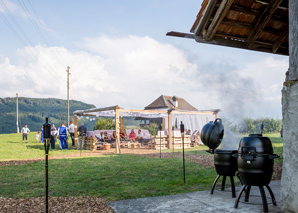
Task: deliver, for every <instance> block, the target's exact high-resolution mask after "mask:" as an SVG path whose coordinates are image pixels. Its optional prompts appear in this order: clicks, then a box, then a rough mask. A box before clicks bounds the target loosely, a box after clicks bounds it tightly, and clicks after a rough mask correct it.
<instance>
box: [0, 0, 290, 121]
mask: <svg viewBox="0 0 298 213" xmlns="http://www.w3.org/2000/svg"><path fill="white" fill-rule="evenodd" d="M201 3H202V0H185V1H178V0H163V1H160V0H159V1H158V0H142V1H140V0H128V1H123V0H111V1H103V0H98V1H95V0H85V1H79V0H74V1H66V0H59V1H45V0H0V32H1V33H0V35H1V39H0V71H1V78H0V97H2V98H3V97H15V94H16V93H19V96H20V97H32V98H61V99H66V98H67V89H66V80H67V75H66V68H67V66H70V67H71V69H70V72H71V75H70V99H74V100H78V101H83V102H86V103H89V104H94V105H96V106H97V107H105V106H111V105H119V106H121V107H123V108H135V109H143V108H144V107H145V106H147V105H148V104H150V103H151V102H152V101H154V100H155V99H156V98H157V97H159V96H160V95H162V94H164V95H170V96H172V95H176V96H178V97H183V98H184V99H185V100H187V101H188V102H189V103H190V104H192V105H193V106H194V107H196V108H197V109H212V108H221V109H222V111H223V112H222V114H223V115H224V116H226V117H228V118H231V119H236V118H237V117H239V116H242V117H243V116H250V117H273V118H281V89H282V83H283V81H284V76H285V75H284V73H285V72H286V70H287V69H288V66H289V65H288V57H285V56H278V55H273V54H266V53H259V52H254V51H246V50H240V49H232V48H226V47H219V46H212V45H206V44H199V43H196V42H195V41H194V40H191V39H183V38H175V37H167V36H165V34H166V33H167V32H168V31H179V32H187V33H188V32H189V30H190V28H191V26H192V24H193V23H194V21H195V18H196V15H197V13H198V11H199V9H200V7H201ZM31 6H32V7H31ZM27 10H28V11H27Z"/></svg>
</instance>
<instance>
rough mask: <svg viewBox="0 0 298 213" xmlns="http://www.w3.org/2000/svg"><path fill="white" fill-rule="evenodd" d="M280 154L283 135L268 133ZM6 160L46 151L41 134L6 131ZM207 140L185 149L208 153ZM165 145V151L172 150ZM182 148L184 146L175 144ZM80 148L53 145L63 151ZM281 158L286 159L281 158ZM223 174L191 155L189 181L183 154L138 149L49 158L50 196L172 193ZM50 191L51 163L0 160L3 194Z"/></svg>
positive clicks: (0, 138) (1, 153)
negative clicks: (132, 152) (4, 163)
mask: <svg viewBox="0 0 298 213" xmlns="http://www.w3.org/2000/svg"><path fill="white" fill-rule="evenodd" d="M267 136H269V137H270V139H271V140H272V143H273V146H274V150H275V153H276V154H279V155H281V154H282V147H283V144H282V139H281V138H280V137H279V135H278V134H270V135H267ZM0 144H1V149H0V161H5V160H12V159H25V158H36V157H44V148H43V145H42V144H36V141H35V134H31V135H30V136H29V143H28V146H27V147H25V146H24V145H23V144H22V141H21V135H20V134H18V135H17V134H9V135H0ZM205 150H207V147H206V146H200V147H197V148H191V149H185V151H186V155H187V154H198V155H201V154H208V153H206V152H205ZM171 151H172V150H164V151H163V152H171ZM174 151H175V152H182V150H174ZM72 152H77V151H76V150H66V151H62V150H60V149H57V150H51V151H50V154H51V155H62V154H69V153H72ZM276 162H282V159H279V160H278V161H276ZM216 176H217V174H216V172H215V170H214V169H210V168H203V167H202V166H201V165H198V164H196V163H193V162H188V161H186V183H185V184H184V183H183V170H182V161H181V159H177V158H162V159H160V158H148V157H143V156H136V155H109V156H107V155H104V156H98V157H80V158H67V159H55V160H50V161H49V193H50V196H79V195H93V196H103V197H106V198H107V199H108V200H122V199H130V198H140V197H151V196H161V195H171V194H178V193H186V192H193V191H199V190H210V189H211V186H212V183H213V181H214V179H215V177H216ZM44 193H45V164H44V162H43V161H42V162H34V163H29V164H24V165H16V166H0V197H1V196H3V197H13V198H19V197H38V196H44Z"/></svg>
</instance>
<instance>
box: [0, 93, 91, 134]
mask: <svg viewBox="0 0 298 213" xmlns="http://www.w3.org/2000/svg"><path fill="white" fill-rule="evenodd" d="M18 102H19V128H20V131H21V128H22V127H23V126H24V125H25V124H28V127H29V129H30V130H31V131H38V130H40V128H41V125H42V124H43V123H44V122H45V118H44V117H43V116H44V115H47V116H48V117H49V121H50V123H52V124H55V125H56V127H59V126H60V124H61V123H62V122H65V123H66V125H67V126H68V124H67V100H61V99H55V98H47V99H42V98H25V97H19V99H18ZM90 108H95V106H94V105H92V104H86V103H83V102H81V101H75V100H70V101H69V113H70V120H73V112H74V111H76V110H81V109H90ZM92 125H94V124H92ZM87 128H88V127H87ZM16 129H17V128H16V98H0V134H6V133H15V132H16V131H17V130H16Z"/></svg>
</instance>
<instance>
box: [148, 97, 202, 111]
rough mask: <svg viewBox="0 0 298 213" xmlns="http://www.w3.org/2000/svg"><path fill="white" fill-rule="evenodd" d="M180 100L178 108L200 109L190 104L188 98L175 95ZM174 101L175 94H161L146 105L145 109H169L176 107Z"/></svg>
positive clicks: (187, 109)
mask: <svg viewBox="0 0 298 213" xmlns="http://www.w3.org/2000/svg"><path fill="white" fill-rule="evenodd" d="M175 98H176V99H177V101H178V108H177V109H178V110H186V111H198V110H197V109H196V108H195V107H193V106H192V105H190V104H189V103H188V102H187V101H186V100H184V99H183V98H179V97H177V96H175ZM174 107H175V106H174V103H173V96H167V95H161V96H159V97H158V98H157V99H156V100H155V101H153V102H152V103H151V104H149V105H148V106H146V107H145V110H149V109H169V108H174Z"/></svg>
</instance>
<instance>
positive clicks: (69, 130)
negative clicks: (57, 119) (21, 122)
mask: <svg viewBox="0 0 298 213" xmlns="http://www.w3.org/2000/svg"><path fill="white" fill-rule="evenodd" d="M78 131H79V133H80V134H79V136H86V132H87V128H86V127H85V126H84V123H82V124H81V126H80V127H79V128H78ZM29 132H30V129H29V128H28V125H27V124H26V125H25V126H24V127H23V128H22V130H21V134H22V136H23V143H24V141H26V143H27V141H28V134H29ZM68 135H70V137H71V141H72V146H74V145H75V142H74V124H73V122H72V121H70V124H69V126H68V127H66V126H65V122H63V123H62V124H61V126H60V127H59V128H58V130H57V129H56V127H55V124H53V125H52V127H51V138H50V144H51V148H52V149H55V143H56V141H57V138H58V139H59V147H60V148H61V149H62V150H64V149H68V143H67V139H68ZM80 138H81V140H79V144H78V149H79V147H80V144H81V145H82V146H81V147H84V140H83V141H82V138H83V137H80ZM80 138H79V139H80ZM35 139H36V142H37V143H43V142H44V138H43V126H42V127H41V130H40V131H38V132H37V133H36V136H35ZM84 139H85V138H84Z"/></svg>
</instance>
